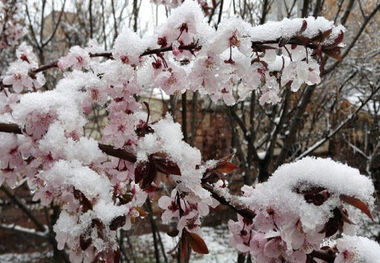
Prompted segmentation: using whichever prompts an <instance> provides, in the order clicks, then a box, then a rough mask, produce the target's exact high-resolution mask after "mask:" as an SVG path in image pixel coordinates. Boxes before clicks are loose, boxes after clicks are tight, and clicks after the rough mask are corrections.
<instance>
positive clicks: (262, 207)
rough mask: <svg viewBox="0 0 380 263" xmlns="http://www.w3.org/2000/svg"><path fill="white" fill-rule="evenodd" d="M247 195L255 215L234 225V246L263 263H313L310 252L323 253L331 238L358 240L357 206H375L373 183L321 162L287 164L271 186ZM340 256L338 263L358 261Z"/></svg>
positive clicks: (356, 173) (342, 167)
mask: <svg viewBox="0 0 380 263" xmlns="http://www.w3.org/2000/svg"><path fill="white" fill-rule="evenodd" d="M331 178H334V179H333V180H332V179H331ZM358 185H360V186H361V187H360V188H357V186H358ZM242 191H243V197H242V199H243V200H244V202H245V203H248V204H249V207H250V209H251V210H252V211H254V213H255V216H254V217H253V218H248V219H247V218H244V217H239V219H238V221H232V220H231V221H230V222H229V229H230V231H231V233H232V237H231V239H230V241H231V244H232V245H233V246H234V247H235V248H236V249H237V250H238V251H240V252H242V253H250V254H251V255H252V256H254V257H255V258H256V259H257V262H262V263H272V262H281V260H285V261H286V262H300V263H301V262H308V261H307V259H308V257H311V255H310V253H311V252H313V251H315V250H319V249H320V247H321V244H323V242H324V240H325V239H326V238H330V239H331V238H332V237H335V236H338V235H339V234H342V233H344V234H347V235H355V233H356V229H355V224H354V222H355V221H358V220H359V219H360V220H362V218H361V217H360V216H359V214H358V211H356V210H355V209H353V208H352V205H354V206H356V207H359V208H362V209H363V207H365V205H364V203H365V204H367V205H368V206H372V205H373V202H374V200H373V197H372V194H373V192H374V187H373V184H372V182H371V181H370V179H368V178H367V177H365V176H363V175H360V173H359V171H358V170H356V169H353V168H351V167H348V166H346V165H343V164H340V163H337V162H334V161H332V160H330V159H320V158H319V159H314V158H304V159H302V160H299V161H297V162H294V163H291V164H285V165H283V166H281V167H280V168H279V169H278V170H277V171H275V172H274V174H273V176H272V177H271V178H270V179H269V180H268V181H267V182H266V183H263V184H261V185H258V186H257V187H256V188H255V189H253V188H251V187H247V186H246V187H244V188H242ZM359 200H364V201H363V202H364V203H363V204H362V205H363V206H358V203H359V202H361V201H359ZM369 216H370V215H369ZM340 243H342V245H339V244H340ZM326 247H327V246H325V249H326ZM342 247H344V245H343V241H338V249H339V251H340V253H348V252H343V251H344V249H342ZM345 249H346V250H347V251H349V253H352V255H354V254H355V253H356V252H355V251H354V250H352V249H349V248H345ZM375 251H376V250H375ZM341 257H342V255H339V256H338V257H337V258H336V260H335V262H355V261H348V260H347V261H339V260H340V258H341ZM366 262H367V261H366ZM368 262H370V261H368Z"/></svg>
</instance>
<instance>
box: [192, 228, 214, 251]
mask: <svg viewBox="0 0 380 263" xmlns="http://www.w3.org/2000/svg"><path fill="white" fill-rule="evenodd" d="M188 238H189V242H190V246H191V248H192V249H193V250H194V251H195V252H197V253H199V254H208V253H209V251H208V248H207V245H206V243H205V241H204V240H203V239H202V238H201V237H200V236H199V235H197V234H195V233H193V232H188Z"/></svg>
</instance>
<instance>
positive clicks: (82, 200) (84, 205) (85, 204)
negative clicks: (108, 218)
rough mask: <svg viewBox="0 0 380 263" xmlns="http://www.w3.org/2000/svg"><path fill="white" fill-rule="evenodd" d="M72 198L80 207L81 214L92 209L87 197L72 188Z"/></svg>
mask: <svg viewBox="0 0 380 263" xmlns="http://www.w3.org/2000/svg"><path fill="white" fill-rule="evenodd" d="M74 197H75V198H76V199H77V200H78V201H79V203H80V204H81V205H82V210H83V212H87V211H88V210H91V209H92V203H91V202H90V200H88V199H87V197H86V196H85V195H84V194H83V193H82V192H81V191H79V190H77V189H75V188H74Z"/></svg>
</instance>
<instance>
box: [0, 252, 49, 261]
mask: <svg viewBox="0 0 380 263" xmlns="http://www.w3.org/2000/svg"><path fill="white" fill-rule="evenodd" d="M52 256H53V253H52V252H47V253H40V252H34V253H24V254H16V253H7V254H1V255H0V262H1V263H37V262H48V261H42V260H43V259H46V258H51V257H52Z"/></svg>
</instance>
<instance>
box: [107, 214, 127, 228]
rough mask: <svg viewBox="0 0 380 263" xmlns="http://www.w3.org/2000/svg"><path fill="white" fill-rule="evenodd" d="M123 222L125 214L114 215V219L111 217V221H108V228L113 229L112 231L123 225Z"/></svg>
mask: <svg viewBox="0 0 380 263" xmlns="http://www.w3.org/2000/svg"><path fill="white" fill-rule="evenodd" d="M125 222H126V217H125V215H122V216H118V217H115V218H114V219H112V221H111V223H110V229H111V230H113V231H115V230H116V229H118V228H119V227H122V226H124V225H125Z"/></svg>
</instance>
